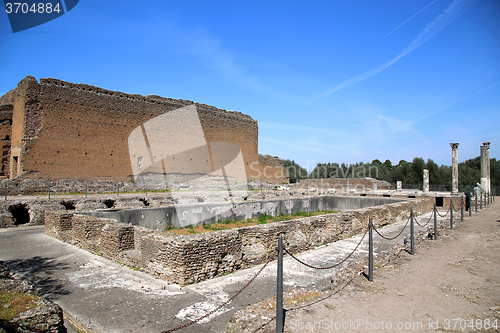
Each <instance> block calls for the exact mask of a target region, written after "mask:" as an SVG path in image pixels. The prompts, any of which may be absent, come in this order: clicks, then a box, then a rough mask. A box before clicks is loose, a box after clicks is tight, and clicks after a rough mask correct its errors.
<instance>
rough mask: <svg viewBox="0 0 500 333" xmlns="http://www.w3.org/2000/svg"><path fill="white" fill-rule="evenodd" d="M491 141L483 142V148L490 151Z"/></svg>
mask: <svg viewBox="0 0 500 333" xmlns="http://www.w3.org/2000/svg"><path fill="white" fill-rule="evenodd" d="M490 143H491V142H490V141H485V142H483V146H485V147H486V148H487V149H490Z"/></svg>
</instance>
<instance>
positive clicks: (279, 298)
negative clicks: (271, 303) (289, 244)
mask: <svg viewBox="0 0 500 333" xmlns="http://www.w3.org/2000/svg"><path fill="white" fill-rule="evenodd" d="M277 277H278V279H277V281H278V283H277V285H276V333H283V330H284V326H285V325H284V324H285V323H284V321H285V320H284V319H285V318H284V312H283V238H282V236H281V235H280V236H279V238H278V272H277Z"/></svg>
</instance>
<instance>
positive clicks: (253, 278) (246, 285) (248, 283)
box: [161, 251, 277, 333]
mask: <svg viewBox="0 0 500 333" xmlns="http://www.w3.org/2000/svg"><path fill="white" fill-rule="evenodd" d="M276 252H277V251H274V252H273V254H272V255H271V256H270V257H269V259H268V260H267V262H266V263H265V264H264V266H262V268H261V269H259V271H258V272H257V273H256V274H255V275H254V276H253V277H252V278H251V279H250V280H249V281H248V282H247V283H246V284H245V285H244V286H243V288H241V289H240V290H239V291H238V292H237V293H236V294H234V295H233V296H232V297H231V298H230V299H228V300H227V301H225V302H224V303H222V304H221V305H219V306H218V307H216V308H215V309H213V310H212V311H210V312H208V313H206V314H205V315H203V316H201V317H200V318H197V319H195V320H192V321H190V322H189V323H186V324H184V325H182V326H179V327H176V328H172V329H170V330H167V331H163V332H161V333H170V332H175V331H178V330H181V329H183V328H186V327H189V326H191V325H193V324H195V323H197V322H199V321H200V320H202V319H205V318H206V317H208V316H210V315H211V314H213V313H215V312H217V311H219V310H220V309H222V308H223V307H225V306H226V305H228V304H229V303H230V302H231V301H232V300H233V299H235V298H236V297H237V296H238V295H239V294H241V293H242V292H243V290H245V289H246V288H247V287H248V286H249V285H250V284H251V283H252V282H253V281H254V280H255V279H256V278H257V276H259V274H260V273H262V271H263V270H264V268H265V267H266V266H267V264H269V263H270V262H271V260H272V259H273V258H274V257H275V256H276Z"/></svg>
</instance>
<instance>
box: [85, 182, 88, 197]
mask: <svg viewBox="0 0 500 333" xmlns="http://www.w3.org/2000/svg"><path fill="white" fill-rule="evenodd" d="M88 190H89V189H88V185H87V184H85V198H86V197H87V193H88Z"/></svg>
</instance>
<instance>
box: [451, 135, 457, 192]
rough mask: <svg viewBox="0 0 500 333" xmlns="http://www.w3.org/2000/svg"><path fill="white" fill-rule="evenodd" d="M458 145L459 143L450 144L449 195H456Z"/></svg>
mask: <svg viewBox="0 0 500 333" xmlns="http://www.w3.org/2000/svg"><path fill="white" fill-rule="evenodd" d="M458 145H459V143H450V146H451V152H452V155H451V168H452V171H451V172H452V177H451V193H458Z"/></svg>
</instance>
